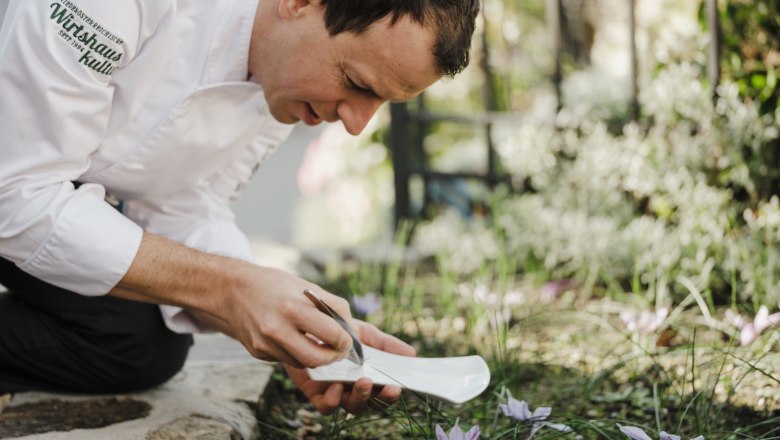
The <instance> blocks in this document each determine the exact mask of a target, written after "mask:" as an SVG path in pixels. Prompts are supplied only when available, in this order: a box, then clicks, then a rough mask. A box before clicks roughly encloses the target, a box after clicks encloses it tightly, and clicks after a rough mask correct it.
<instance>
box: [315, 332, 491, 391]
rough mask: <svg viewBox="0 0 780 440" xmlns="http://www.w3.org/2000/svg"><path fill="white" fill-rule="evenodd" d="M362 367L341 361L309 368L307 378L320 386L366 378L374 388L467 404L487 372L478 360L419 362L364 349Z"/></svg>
mask: <svg viewBox="0 0 780 440" xmlns="http://www.w3.org/2000/svg"><path fill="white" fill-rule="evenodd" d="M363 352H364V356H365V362H364V363H363V365H362V366H360V365H357V364H355V363H353V362H350V361H349V360H347V359H342V360H340V361H338V362H334V363H332V364H329V365H323V366H321V367H317V368H309V369H308V372H309V377H311V378H312V379H313V380H316V381H322V382H355V381H357V380H358V379H360V378H361V377H368V378H369V379H371V380H372V381H373V382H374V384H375V385H398V386H400V387H401V388H406V389H409V390H412V391H417V392H419V393H423V394H428V395H430V396H433V397H437V398H439V399H442V400H446V401H448V402H450V403H454V404H461V403H464V402H467V401H469V400H471V399H473V398H475V397H477V396H478V395H480V394H481V393H482V391H485V388H487V386H488V383H489V382H490V370H489V369H488V366H487V364H486V363H485V360H484V359H482V358H481V357H480V356H463V357H449V358H419V357H411V356H399V355H397V354H392V353H387V352H384V351H381V350H377V349H375V348H371V347H369V346H367V345H364V346H363Z"/></svg>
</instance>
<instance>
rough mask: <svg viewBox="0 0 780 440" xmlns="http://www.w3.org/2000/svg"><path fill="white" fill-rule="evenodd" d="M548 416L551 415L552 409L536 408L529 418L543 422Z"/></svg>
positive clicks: (547, 407) (546, 407) (545, 407)
mask: <svg viewBox="0 0 780 440" xmlns="http://www.w3.org/2000/svg"><path fill="white" fill-rule="evenodd" d="M550 414H552V408H550V407H549V406H540V407H539V408H536V410H535V411H534V413H533V415H532V416H531V418H532V419H534V420H544V419H546V418H547V417H549V416H550Z"/></svg>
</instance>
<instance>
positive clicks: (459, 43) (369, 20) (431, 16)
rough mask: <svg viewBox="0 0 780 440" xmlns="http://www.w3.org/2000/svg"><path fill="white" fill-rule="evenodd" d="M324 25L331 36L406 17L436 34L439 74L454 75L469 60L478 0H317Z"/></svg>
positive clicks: (435, 49) (434, 53) (435, 52)
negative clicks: (323, 16) (322, 6)
mask: <svg viewBox="0 0 780 440" xmlns="http://www.w3.org/2000/svg"><path fill="white" fill-rule="evenodd" d="M321 2H322V4H323V5H324V6H325V27H327V29H328V32H330V34H331V35H336V34H339V33H341V32H352V33H355V34H359V33H361V32H363V31H365V30H366V29H367V28H368V27H369V26H371V25H372V24H373V23H375V22H377V21H379V20H382V19H385V18H386V17H389V18H390V23H391V24H395V23H396V22H397V21H398V20H399V19H400V18H402V17H408V18H410V19H411V20H412V22H414V23H416V24H419V25H421V26H423V27H425V28H428V29H431V30H433V31H434V33H435V34H436V43H435V45H434V47H433V56H434V59H435V62H436V69H437V70H438V71H439V73H440V74H441V75H446V76H455V74H457V73H460V71H461V70H463V69H464V68H465V67H466V66H467V65H468V63H469V48H470V46H471V35H472V34H473V33H474V25H475V21H476V17H477V13H478V12H479V1H478V0H418V1H409V0H330V1H329V0H321Z"/></svg>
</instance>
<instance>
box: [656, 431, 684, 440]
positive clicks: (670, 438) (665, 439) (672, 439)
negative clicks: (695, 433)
mask: <svg viewBox="0 0 780 440" xmlns="http://www.w3.org/2000/svg"><path fill="white" fill-rule="evenodd" d="M658 439H659V440H680V436H679V435H673V434H669V433H667V432H664V431H661V433H660V434H658Z"/></svg>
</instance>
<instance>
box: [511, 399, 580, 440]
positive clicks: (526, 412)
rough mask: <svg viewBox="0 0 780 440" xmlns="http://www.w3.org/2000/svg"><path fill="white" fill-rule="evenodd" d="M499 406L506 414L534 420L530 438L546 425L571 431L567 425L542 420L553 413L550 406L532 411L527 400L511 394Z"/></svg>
mask: <svg viewBox="0 0 780 440" xmlns="http://www.w3.org/2000/svg"><path fill="white" fill-rule="evenodd" d="M498 407H499V408H500V409H501V412H502V413H504V415H505V416H509V417H512V418H513V419H515V420H517V421H520V422H533V425H532V426H531V433H530V434H529V435H528V438H529V439H530V438H531V437H533V436H534V434H536V431H538V430H539V429H541V428H544V427H548V428H552V429H557V430H558V431H561V432H571V428H570V427H569V426H567V425H564V424H561V423H549V422H543V421H542V420H544V419H546V418H547V417H549V416H550V414H552V408H550V407H547V406H541V407H539V408H536V409H535V410H534V411H533V412H531V408H529V407H528V403H526V402H525V400H517V399H515V398H514V397H512V396H511V395H510V396H509V400H508V401H507V403H506V404H503V403H502V404H499V405H498Z"/></svg>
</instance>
